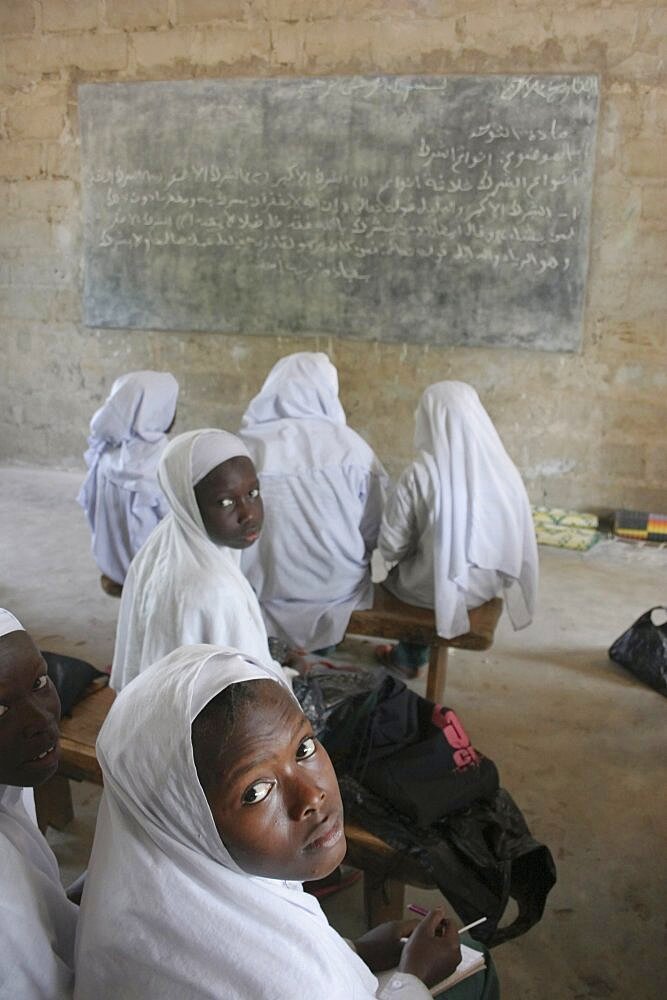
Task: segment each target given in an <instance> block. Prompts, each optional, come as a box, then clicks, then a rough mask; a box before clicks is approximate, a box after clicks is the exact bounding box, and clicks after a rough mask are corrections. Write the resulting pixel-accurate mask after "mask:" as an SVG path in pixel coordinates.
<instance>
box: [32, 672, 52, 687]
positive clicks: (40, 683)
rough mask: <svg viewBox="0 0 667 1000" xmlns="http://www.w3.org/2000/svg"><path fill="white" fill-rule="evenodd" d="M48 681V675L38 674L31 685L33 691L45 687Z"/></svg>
mask: <svg viewBox="0 0 667 1000" xmlns="http://www.w3.org/2000/svg"><path fill="white" fill-rule="evenodd" d="M48 682H49V678H48V676H47V675H46V674H40V675H39V677H38V678H37V680H36V681H35V683H34V684H33V686H32V689H33V691H39V690H40V689H41V688H44V687H46V685H47V684H48Z"/></svg>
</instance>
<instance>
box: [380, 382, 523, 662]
mask: <svg viewBox="0 0 667 1000" xmlns="http://www.w3.org/2000/svg"><path fill="white" fill-rule="evenodd" d="M415 421H416V425H415V439H414V444H415V448H416V449H417V451H418V455H417V458H416V459H415V461H414V462H412V464H411V465H409V466H408V467H407V468H406V469H405V470H404V472H403V474H402V475H401V478H400V479H399V482H398V484H397V486H396V489H395V491H394V493H393V495H392V496H391V497H390V499H389V501H388V503H387V507H386V510H385V513H384V517H383V519H382V528H381V530H380V537H379V540H378V547H379V549H380V552H381V553H382V556H383V558H384V559H385V561H386V562H387V563H390V564H397V565H395V567H394V568H393V569H392V571H391V572H390V573H389V576H388V577H387V579H386V580H385V582H384V586H385V587H387V589H388V590H390V591H391V592H392V593H393V594H395V595H396V596H397V597H399V598H400V599H401V600H403V601H406V602H407V603H408V604H415V605H417V606H418V607H422V608H434V609H435V619H436V626H437V630H438V635H441V636H442V637H443V638H445V639H451V638H453V637H454V636H458V635H462V634H464V633H465V632H468V631H469V628H470V622H469V619H468V608H474V607H477V606H479V605H480V604H483V603H484V602H485V601H488V600H490V599H491V598H492V597H496V596H498V595H501V594H502V596H503V597H504V599H505V602H506V605H507V610H508V612H509V616H510V619H511V621H512V624H513V626H514V628H515V629H520V628H524V627H525V626H526V625H529V624H530V622H531V620H532V616H533V611H534V608H535V598H536V593H537V581H538V560H537V544H536V542H535V531H534V528H533V521H532V516H531V511H530V504H529V502H528V497H527V495H526V490H525V487H524V485H523V482H522V481H521V476H520V475H519V473H518V471H517V469H516V467H515V465H514V463H513V462H512V460H511V459H510V457H509V455H508V454H507V452H506V451H505V448H504V447H503V443H502V441H501V440H500V438H499V436H498V433H497V431H496V429H495V427H494V426H493V424H492V423H491V420H490V418H489V415H488V414H487V412H486V410H485V409H484V407H483V406H482V404H481V403H480V401H479V397H478V395H477V393H476V392H475V390H474V389H473V388H472V387H471V386H469V385H466V384H465V383H463V382H438V383H437V384H436V385H432V386H430V387H429V388H428V389H427V390H426V391H425V392H424V394H423V396H422V398H421V400H420V402H419V406H418V407H417V412H416V414H415ZM415 652H416V651H413V650H411V649H410V647H406V645H405V644H399V647H398V648H396V647H395V648H394V649H393V650H392V651H391V652H390V651H389V650H387V649H383V648H382V647H381V648H380V653H381V656H382V658H383V659H384V661H385V662H386V663H388V665H390V666H391V665H393V666H398V667H401V666H403V667H405V668H407V669H408V670H409V669H410V668H411V667H412V668H414V667H415V666H417V665H418V664H416V663H415V662H414V659H412V657H413V656H414V655H415Z"/></svg>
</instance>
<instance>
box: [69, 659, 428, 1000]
mask: <svg viewBox="0 0 667 1000" xmlns="http://www.w3.org/2000/svg"><path fill="white" fill-rule="evenodd" d="M267 677H272V679H275V678H274V677H273V675H272V674H270V673H269V672H267V670H266V668H265V667H264V666H263V665H261V664H259V663H258V662H256V661H253V660H251V659H249V658H247V657H244V656H242V655H241V654H239V653H237V652H236V651H235V650H231V649H220V648H212V647H210V646H194V647H185V648H182V649H178V650H176V651H175V652H173V653H172V654H170V655H169V656H167V657H165V659H164V660H162V661H161V662H159V663H156V664H155V665H154V666H153V667H151V668H149V669H148V670H146V671H144V672H143V673H142V675H141V676H140V677H138V678H137V679H136V680H135V681H134V682H133V683H132V685H131V686H130V687H129V688H128V689H127V690H125V691H123V692H122V693H121V694H120V696H119V697H118V698H117V699H116V701H115V702H114V704H113V706H112V708H111V711H110V712H109V715H108V717H107V719H106V721H105V723H104V726H103V727H102V730H101V732H100V736H99V739H98V742H97V756H98V760H99V762H100V765H101V767H102V772H103V775H104V794H103V798H102V803H101V806H100V811H99V816H98V821H97V829H96V831H95V842H94V844H93V850H92V855H91V859H90V865H89V869H88V875H87V878H86V887H85V890H84V895H83V901H82V906H81V918H80V921H79V931H78V934H77V943H76V977H77V978H76V992H75V997H76V998H77V1000H98V998H100V997H119V998H120V997H122V998H123V1000H183V998H185V997H187V1000H218V998H224V1000H294V998H296V997H304V998H305V997H312V998H317V1000H373V998H381V1000H389V998H397V1000H398V998H400V1000H428V998H429V997H430V993H429V991H428V990H427V989H426V987H425V986H424V985H423V984H422V983H421V982H420V981H419V980H418V979H416V978H415V977H414V976H410V975H406V974H401V973H394V974H393V975H391V976H390V977H389V983H388V985H387V986H386V987H384V988H383V989H381V988H380V987H379V986H378V982H377V980H376V978H375V976H374V975H373V974H372V973H371V972H370V970H369V969H368V967H367V966H366V965H365V964H364V962H362V961H361V959H360V958H359V957H358V956H357V955H356V954H355V952H354V951H353V950H352V949H351V948H350V947H349V946H348V944H347V943H346V942H345V941H344V940H343V938H341V937H340V935H338V934H337V933H336V931H335V930H334V929H333V928H332V927H331V926H330V925H329V923H328V921H327V918H326V916H325V915H324V913H323V912H322V910H321V908H320V904H319V903H318V901H317V900H316V899H315V897H313V896H310V895H308V894H307V893H304V892H303V889H302V886H301V884H300V883H298V882H283V881H279V880H277V879H269V878H263V877H258V876H252V875H248V874H246V873H245V872H243V871H242V870H241V869H240V868H239V867H238V866H237V864H236V863H235V862H234V861H233V860H232V858H231V856H230V854H229V853H228V851H227V849H226V848H225V846H224V844H223V843H222V842H221V840H220V837H219V835H218V832H217V830H216V827H215V824H214V822H213V817H212V815H211V811H210V808H209V806H208V803H207V801H206V797H205V795H204V792H203V790H202V788H201V785H200V784H199V780H198V778H197V772H196V768H195V764H194V759H193V751H192V740H191V725H192V722H193V721H194V719H195V718H196V716H197V715H198V714H199V712H200V711H201V710H202V709H203V708H204V706H205V705H207V704H208V702H209V701H210V700H211V699H212V698H213V697H214V696H215V695H216V694H218V693H219V692H220V691H222V690H223V689H224V688H226V687H227V686H228V685H230V684H233V683H237V682H238V681H241V680H251V679H253V678H254V679H265V678H267Z"/></svg>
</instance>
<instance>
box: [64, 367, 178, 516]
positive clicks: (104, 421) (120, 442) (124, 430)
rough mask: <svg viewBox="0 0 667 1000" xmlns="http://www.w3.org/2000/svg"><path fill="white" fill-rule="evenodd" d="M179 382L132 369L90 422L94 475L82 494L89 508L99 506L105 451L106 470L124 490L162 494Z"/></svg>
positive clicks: (118, 381)
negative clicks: (160, 479) (160, 472)
mask: <svg viewBox="0 0 667 1000" xmlns="http://www.w3.org/2000/svg"><path fill="white" fill-rule="evenodd" d="M177 400H178V382H177V381H176V379H175V378H174V376H173V375H171V374H170V373H169V372H153V371H141V372H129V373H128V374H127V375H121V376H120V378H117V379H116V381H115V382H114V384H113V385H112V387H111V393H110V394H109V398H108V399H107V401H106V402H105V403H104V405H103V406H101V407H100V409H99V410H98V411H97V412H96V413H95V415H94V416H93V419H92V420H91V421H90V437H89V438H88V445H89V447H88V451H87V452H86V454H85V456H84V458H85V460H86V464H87V466H88V475H87V476H86V479H85V480H84V483H83V486H82V487H81V491H80V493H79V496H78V498H77V499H78V501H79V503H80V504H81V506H82V507H84V508H85V509H86V510H88V509H93V508H94V497H95V483H96V475H97V468H98V465H99V463H100V459H101V458H102V456H103V455H105V456H106V461H105V463H104V475H105V476H106V478H107V479H109V480H110V481H111V482H112V483H114V484H115V485H116V486H118V487H120V488H121V489H125V490H129V491H130V492H133V493H145V494H147V495H148V496H150V497H154V495H155V494H156V493H157V489H156V475H157V466H158V462H159V460H160V455H161V454H162V450H163V449H164V446H165V444H166V442H167V437H166V434H165V431H166V430H167V428H168V427H169V425H170V424H171V422H172V420H173V419H174V414H175V412H176V402H177Z"/></svg>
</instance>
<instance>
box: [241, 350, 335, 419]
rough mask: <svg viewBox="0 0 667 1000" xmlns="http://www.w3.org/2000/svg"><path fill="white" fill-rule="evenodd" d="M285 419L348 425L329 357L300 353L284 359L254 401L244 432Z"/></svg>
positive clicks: (316, 353) (249, 408) (273, 369)
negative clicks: (312, 420) (316, 420)
mask: <svg viewBox="0 0 667 1000" xmlns="http://www.w3.org/2000/svg"><path fill="white" fill-rule="evenodd" d="M285 417H296V418H303V417H310V418H313V417H315V418H319V419H321V420H330V421H331V422H332V423H334V424H345V422H346V421H345V411H344V409H343V407H342V406H341V404H340V400H339V399H338V372H337V371H336V368H335V367H334V365H332V364H331V362H330V361H329V358H328V357H327V355H326V354H322V353H320V352H311V351H301V352H299V353H297V354H288V355H287V357H284V358H281V359H280V361H278V362H277V364H275V365H274V366H273V368H272V369H271V371H270V372H269V374H268V376H267V378H266V380H265V382H264V385H263V386H262V388H261V389H260V391H259V393H258V394H257V395H256V396H255V398H254V399H253V400H251V402H250V404H249V405H248V408H247V410H246V411H245V413H244V415H243V419H242V421H241V429H242V430H249V429H250V428H252V427H254V426H255V425H256V424H263V423H267V422H268V421H271V420H283V419H284V418H285Z"/></svg>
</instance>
